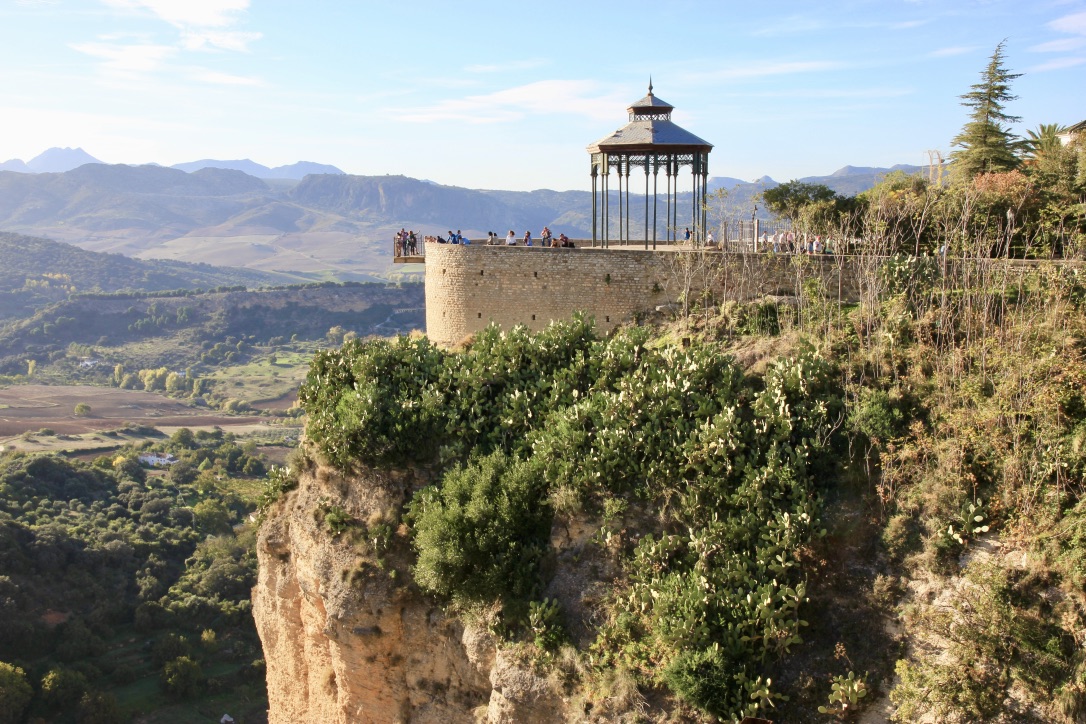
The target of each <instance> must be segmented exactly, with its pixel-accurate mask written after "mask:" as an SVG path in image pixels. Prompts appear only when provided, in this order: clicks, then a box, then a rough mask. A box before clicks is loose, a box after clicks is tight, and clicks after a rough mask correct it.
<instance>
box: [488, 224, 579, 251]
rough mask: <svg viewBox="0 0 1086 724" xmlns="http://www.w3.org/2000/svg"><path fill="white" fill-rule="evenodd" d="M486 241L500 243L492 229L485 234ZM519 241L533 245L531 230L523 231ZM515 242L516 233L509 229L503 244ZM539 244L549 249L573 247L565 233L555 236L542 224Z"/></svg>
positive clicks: (514, 244)
mask: <svg viewBox="0 0 1086 724" xmlns="http://www.w3.org/2000/svg"><path fill="white" fill-rule="evenodd" d="M486 243H487V244H491V245H494V244H499V245H500V244H501V241H500V239H499V237H498V235H497V234H495V233H494V232H493V231H491V232H490V233H489V234H488V235H487V242H486ZM519 243H522V244H524V246H535V243H534V242H533V241H532V232H531V231H525V232H524V236H523V237H521V239H520V242H519ZM517 244H518V242H517V234H516V232H514V231H513V230H512V229H510V230H509V233H508V234H506V235H505V245H506V246H517ZM539 245H540V246H542V247H546V248H549V249H573V248H575V247H574V244H573V242H572V241H570V239H569V237H568V236H566V235H565V234H559V235H558V236H555V235H554V234H553V233H552V232H551V230H550V227H548V226H544V227H543V231H541V232H540V234H539Z"/></svg>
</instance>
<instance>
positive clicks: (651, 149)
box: [588, 79, 713, 249]
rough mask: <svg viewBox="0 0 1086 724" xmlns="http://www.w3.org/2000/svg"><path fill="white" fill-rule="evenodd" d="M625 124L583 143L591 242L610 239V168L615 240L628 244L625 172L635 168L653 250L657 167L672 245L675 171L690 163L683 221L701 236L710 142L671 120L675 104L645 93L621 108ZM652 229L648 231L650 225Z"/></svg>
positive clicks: (677, 221)
mask: <svg viewBox="0 0 1086 724" xmlns="http://www.w3.org/2000/svg"><path fill="white" fill-rule="evenodd" d="M626 110H627V111H629V114H630V122H629V123H627V124H626V125H625V126H623V127H622V128H620V129H618V130H617V131H615V132H614V133H612V134H611V135H609V136H607V137H606V138H603V139H601V140H599V141H597V142H596V143H594V144H592V145H591V146H589V147H588V153H589V154H590V155H591V157H592V170H591V173H592V245H593V246H595V245H596V242H597V241H600V242H601V243H602V245H603V246H609V245H610V240H611V216H612V214H611V208H610V206H611V188H610V186H611V170H612V169H614V170H615V171H617V172H618V239H617V241H618V242H619V243H621V244H628V243H630V241H631V238H630V183H631V182H630V170H631V169H632V168H633V167H635V166H640V167H642V168H644V169H645V234H644V237H645V238H644V243H645V248H646V249H647V248H649V241H650V239H651V242H652V248H654V249H655V248H656V236H657V228H658V223H657V213H658V210H659V209H658V202H657V182H658V179H657V177H658V175H659V173H660V171H661V170H663V172H664V176H665V178H666V185H667V189H666V190H667V201H666V206H665V210H664V222H665V223H664V226H665V228H666V231H667V233H666V241H667V242H668V243H671V242H673V241H676V240H677V239H678V236H679V232H678V229H679V224H680V214H679V170H680V169H681V168H682V167H683V166H689V167H690V175H691V176H692V178H693V181H692V184H691V186H690V188H691V189H692V191H693V194H692V198H691V201H690V216H689V217H687V216H686V214H685V212H684V213H683V214H682V216H681V220H682V223H683V224H684V225H685V224H686V223H687V219H689V224H690V227H691V229H692V233H693V238H694V239H695V240H697V239H700V238H702V234H703V233H704V230H705V196H706V186H707V185H708V182H709V152H710V151H712V150H713V146H712V144H711V143H708V142H707V141H704V140H702V139H700V138H698V137H697V136H695V135H694V134H693V133H690V131H687V130H686V129H684V128H682V127H680V126H678V125H676V124H675V122H674V121H672V120H671V111H672V110H674V106H672V105H671V104H670V103H667V102H666V101H663V100H661V99H659V98H657V97H656V96H654V95H653V94H652V80H651V79H650V80H649V94H648V95H647V96H645V97H644V98H642V99H641V100H639V101H637V102H636V103H634V104H633V105H631V106H630V107H629V108H627V109H626ZM650 175H651V176H652V217H651V221H650V218H649V176H650ZM650 228H651V229H652V231H651V234H650V232H649V229H650Z"/></svg>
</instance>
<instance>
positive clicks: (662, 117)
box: [588, 80, 713, 153]
mask: <svg viewBox="0 0 1086 724" xmlns="http://www.w3.org/2000/svg"><path fill="white" fill-rule="evenodd" d="M673 108H674V106H672V105H671V104H670V103H668V102H667V101H665V100H661V99H660V98H657V97H656V96H655V95H653V93H652V81H651V80H650V81H649V93H648V95H646V96H645V97H644V98H642V99H641V100H639V101H637V102H636V103H634V104H633V105H631V106H630V107H629V108H628V109H627V110H628V111H629V112H630V122H629V123H627V124H626V125H625V126H623V127H622V128H620V129H618V130H617V131H615V132H614V133H611V134H610V135H608V136H606V137H604V138H601V139H600V140H599V141H596V142H595V143H593V144H592V145H591V146H589V147H588V152H589V153H600V152H603V153H642V152H644V153H690V152H694V151H697V152H702V153H708V152H709V151H711V150H712V148H713V144H711V143H709V142H708V141H706V140H704V139H702V138H698V137H697V136H695V135H694V134H693V133H691V132H690V131H688V130H686V129H685V128H683V127H682V126H680V125H678V124H677V123H675V122H674V121H672V120H671V111H672V109H673Z"/></svg>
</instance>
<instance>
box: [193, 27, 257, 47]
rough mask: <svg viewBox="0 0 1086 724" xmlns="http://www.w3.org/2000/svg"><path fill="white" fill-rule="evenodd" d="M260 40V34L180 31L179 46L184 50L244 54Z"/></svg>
mask: <svg viewBox="0 0 1086 724" xmlns="http://www.w3.org/2000/svg"><path fill="white" fill-rule="evenodd" d="M260 38H261V34H260V33H252V32H243V31H224V30H191V29H186V30H182V31H181V45H182V46H183V47H184V48H185V50H207V49H209V48H218V49H219V50H232V51H235V52H239V53H245V52H248V51H249V44H250V43H252V42H254V41H257V40H260Z"/></svg>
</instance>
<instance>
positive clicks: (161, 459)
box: [139, 453, 177, 465]
mask: <svg viewBox="0 0 1086 724" xmlns="http://www.w3.org/2000/svg"><path fill="white" fill-rule="evenodd" d="M139 461H140V462H141V463H143V464H144V465H173V464H174V463H176V462H177V458H175V457H174V456H173V455H171V454H170V453H140V454H139Z"/></svg>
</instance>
